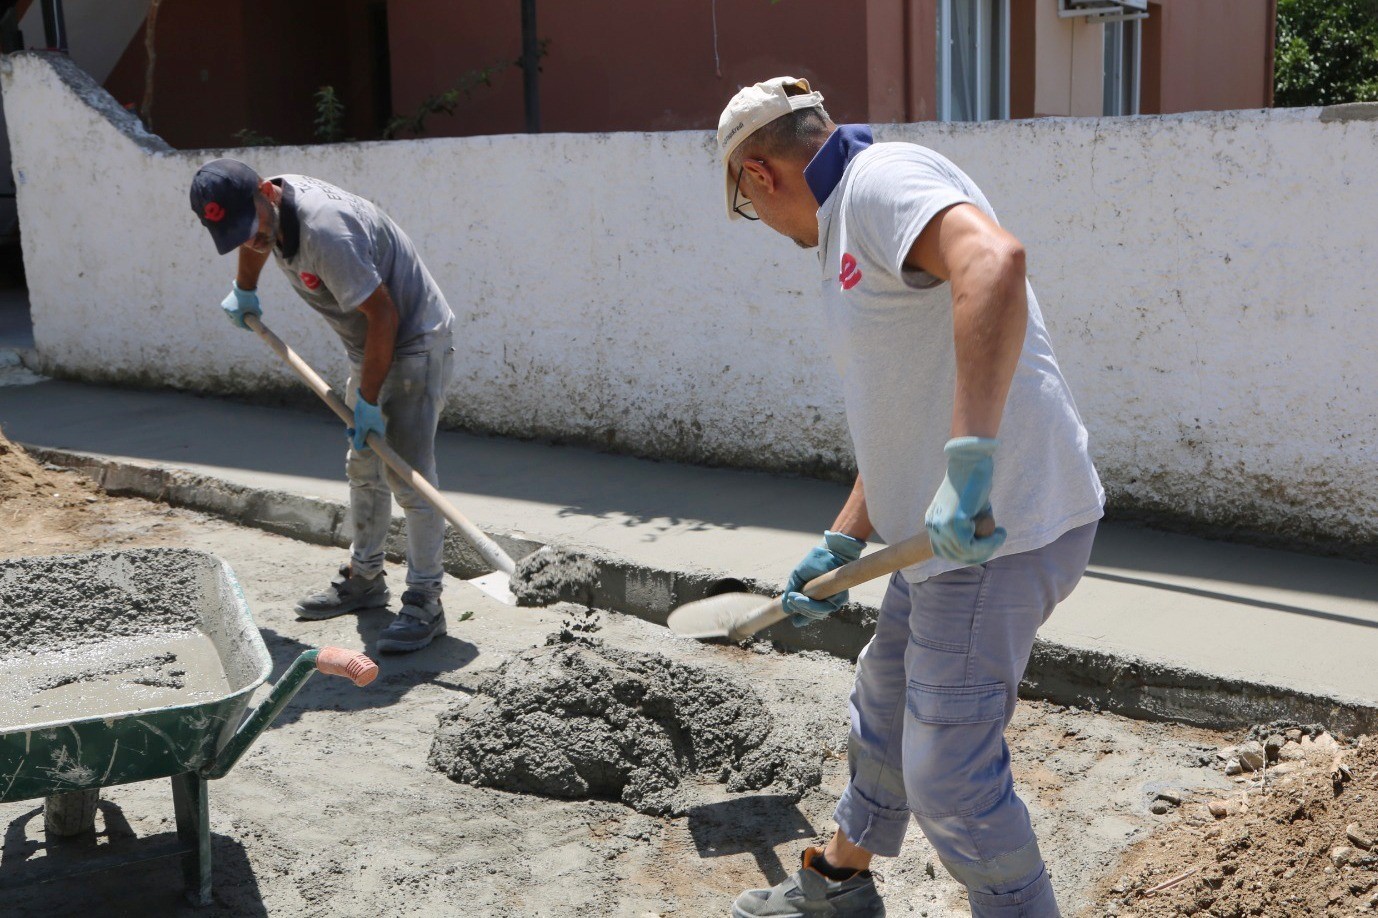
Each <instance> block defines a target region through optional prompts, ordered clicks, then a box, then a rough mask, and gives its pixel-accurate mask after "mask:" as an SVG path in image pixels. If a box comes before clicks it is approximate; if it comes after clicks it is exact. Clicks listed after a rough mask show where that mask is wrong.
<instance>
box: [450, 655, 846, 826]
mask: <svg viewBox="0 0 1378 918" xmlns="http://www.w3.org/2000/svg"><path fill="white" fill-rule="evenodd" d="M809 748H810V743H809V742H808V740H807V738H806V737H803V736H789V735H786V734H784V733H783V732H782V731H779V730H776V729H774V725H773V723H772V719H771V716H770V712H769V711H767V710H766V707H765V705H764V704H763V703H762V702H761V699H760V697H759V696H758V695H757V694H756V692H755V690H754V689H752V688H751V686H749V685H747V684H745V683H742V682H738V681H736V680H733V679H729V678H726V677H724V676H720V675H717V674H714V673H710V672H708V671H707V670H704V669H700V668H698V667H696V666H690V665H687V664H683V663H676V662H673V661H671V660H669V659H667V658H665V657H662V656H660V655H659V654H648V653H637V652H633V651H629V650H623V649H620V648H616V647H610V646H607V645H605V644H604V643H603V642H601V641H599V640H597V639H596V638H589V637H583V636H576V637H571V636H569V635H568V634H567V633H566V635H565V636H564V638H563V639H561V640H559V641H557V642H556V643H554V644H552V645H548V646H546V647H539V648H534V649H532V650H528V651H525V652H523V653H521V654H519V655H517V656H516V657H514V658H512V659H510V660H508V661H507V662H505V663H503V664H502V665H501V666H500V667H498V669H496V670H495V671H494V672H493V673H492V674H490V675H489V676H487V677H486V678H485V679H484V680H483V682H482V683H481V684H480V686H479V689H478V693H477V694H476V695H474V697H473V698H471V699H470V700H469V701H467V702H466V703H464V704H462V705H460V706H459V707H457V708H454V709H453V710H451V711H449V712H447V713H445V714H443V715H441V717H440V727H439V729H438V731H437V732H436V736H435V740H434V742H433V743H432V745H431V753H430V764H431V766H432V767H433V768H436V769H438V770H439V771H441V772H443V773H444V774H446V775H447V776H449V777H450V778H451V779H453V780H455V781H459V782H461V783H465V784H473V785H477V786H480V787H496V788H500V789H503V790H508V791H514V792H517V793H525V794H537V795H540V796H544V797H559V798H566V799H587V798H593V799H601V800H615V801H620V802H622V803H624V804H626V805H627V806H629V807H631V808H632V809H635V810H637V811H639V812H642V813H646V814H648V815H654V816H666V815H680V814H682V813H684V812H685V811H686V810H687V808H688V807H689V806H690V805H692V804H693V803H694V801H693V800H691V799H690V798H691V796H692V792H691V791H690V789H689V788H688V787H686V784H687V783H688V781H689V779H691V778H692V777H694V776H701V777H704V778H708V779H710V780H716V781H719V782H723V783H726V784H727V789H728V790H729V791H750V790H760V789H761V788H764V787H767V786H770V785H774V786H775V791H776V792H777V793H780V794H782V795H785V796H790V797H793V798H794V799H796V800H797V799H799V797H801V796H802V795H803V793H804V791H805V790H807V789H808V788H809V787H813V786H816V785H817V784H818V783H819V782H820V781H821V779H822V755H821V752H820V751H819V747H818V745H817V743H816V742H815V743H813V744H812V748H813V750H814V751H813V752H809V751H808V750H809Z"/></svg>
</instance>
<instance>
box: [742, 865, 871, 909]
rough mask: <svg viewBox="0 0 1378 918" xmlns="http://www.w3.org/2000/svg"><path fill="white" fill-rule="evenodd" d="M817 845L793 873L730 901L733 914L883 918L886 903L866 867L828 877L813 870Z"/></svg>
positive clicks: (749, 890)
mask: <svg viewBox="0 0 1378 918" xmlns="http://www.w3.org/2000/svg"><path fill="white" fill-rule="evenodd" d="M822 853H823V852H822V850H821V849H819V848H809V849H807V850H805V851H804V857H803V864H802V865H801V866H800V868H799V869H798V870H797V871H795V873H794V876H792V877H789V878H787V879H785V880H784V881H783V882H781V883H779V884H778V885H776V886H774V887H772V888H771V889H748V890H747V891H746V892H744V893H742V894H741V895H740V896H738V897H737V901H736V902H733V903H732V918H764V916H769V918H883V916H884V915H885V903H884V902H882V901H881V900H880V893H878V892H876V881H875V879H874V878H873V877H872V876H871V871H869V870H859V871H857V872H856V873H854V874H852V875H851V876H850V877H848V878H847V879H845V880H830V879H828V878H827V877H825V876H823V874H821V873H819V872H818V871H817V870H815V869H814V868H813V867H812V866H811V864H812V863H813V859H814V858H815V857H818V856H819V855H821V854H822Z"/></svg>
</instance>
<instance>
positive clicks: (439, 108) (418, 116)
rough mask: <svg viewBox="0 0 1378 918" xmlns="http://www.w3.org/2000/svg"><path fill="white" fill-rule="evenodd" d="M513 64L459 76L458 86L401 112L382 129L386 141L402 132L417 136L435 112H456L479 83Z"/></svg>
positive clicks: (485, 82) (487, 82)
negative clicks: (409, 110) (409, 112)
mask: <svg viewBox="0 0 1378 918" xmlns="http://www.w3.org/2000/svg"><path fill="white" fill-rule="evenodd" d="M511 66H512V64H510V63H507V62H503V63H500V64H491V65H489V66H487V67H483V68H481V69H479V70H470V71H469V72H468V73H465V74H464V75H463V76H461V77H460V78H459V83H458V85H456V86H454V87H453V88H451V89H447V90H445V91H444V92H441V93H436V94H435V95H430V96H427V97H426V98H424V99H422V100H421V104H420V105H418V106H417V107H416V109H415V110H414V111H413V112H412V113H411V114H409V115H398V116H396V117H395V118H393V119H392V120H391V121H389V122H388V123H387V127H385V128H383V139H384V140H395V139H397V137H398V136H400V135H402V134H411V135H416V134H420V133H421V132H422V131H424V130H425V129H426V119H427V118H429V117H431V116H432V115H453V114H454V113H455V109H456V108H458V107H459V103H460V102H461V101H463V100H465V99H468V98H469V97H470V96H472V95H473V94H474V91H475V90H476V89H478V88H479V87H480V86H492V85H493V78H494V77H496V76H497V75H498V74H499V73H501V72H502V71H503V70H506V69H507V68H508V67H511Z"/></svg>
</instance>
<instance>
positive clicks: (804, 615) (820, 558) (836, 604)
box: [783, 531, 866, 628]
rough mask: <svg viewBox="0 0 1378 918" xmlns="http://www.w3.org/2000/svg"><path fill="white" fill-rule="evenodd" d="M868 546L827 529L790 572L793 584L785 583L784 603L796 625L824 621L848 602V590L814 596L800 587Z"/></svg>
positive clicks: (859, 554) (858, 540) (843, 562)
mask: <svg viewBox="0 0 1378 918" xmlns="http://www.w3.org/2000/svg"><path fill="white" fill-rule="evenodd" d="M865 547H866V543H865V542H863V541H861V540H860V539H854V538H852V537H851V536H849V535H843V534H842V533H840V532H832V531H828V532H825V533H823V541H822V542H819V543H818V544H817V545H815V546H814V547H813V548H812V549H810V550H809V553H808V554H807V555H805V556H804V560H803V561H800V562H799V564H798V565H796V566H795V568H794V571H793V572H792V573H791V574H790V575H789V584H788V585H787V586H786V587H785V598H784V601H783V605H784V607H785V611H786V612H788V613H789V616H790V619H789V620H790V623H791V624H792V625H794V627H796V628H803V627H804V626H805V625H808V624H812V623H813V622H820V621H822V620H823V619H825V618H827V617H828V616H829V615H832V614H833V613H834V612H836V611H837V610H838V609H841V608H842V607H843V606H844V605H846V603H847V591H846V590H843V591H842V592H841V593H838V594H836V595H834V596H829V597H828V598H827V599H810V598H809V597H807V596H805V595H804V594H803V593H801V592H799V591H800V590H802V589H803V588H804V586H805V584H807V583H808V582H809V581H810V580H812V579H813V578H815V577H817V576H819V575H820V574H826V573H827V572H828V571H830V570H833V569H835V568H839V567H841V566H842V565H844V564H846V563H847V562H849V561H855V560H856V559H857V558H860V557H861V550H862V549H863V548H865Z"/></svg>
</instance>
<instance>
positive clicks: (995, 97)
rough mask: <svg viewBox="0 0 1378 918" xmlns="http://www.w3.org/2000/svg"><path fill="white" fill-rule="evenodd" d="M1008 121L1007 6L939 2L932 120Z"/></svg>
mask: <svg viewBox="0 0 1378 918" xmlns="http://www.w3.org/2000/svg"><path fill="white" fill-rule="evenodd" d="M1009 116H1010V4H1009V0H939V3H938V120H940V121H989V120H992V119H996V118H1008V117H1009Z"/></svg>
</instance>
